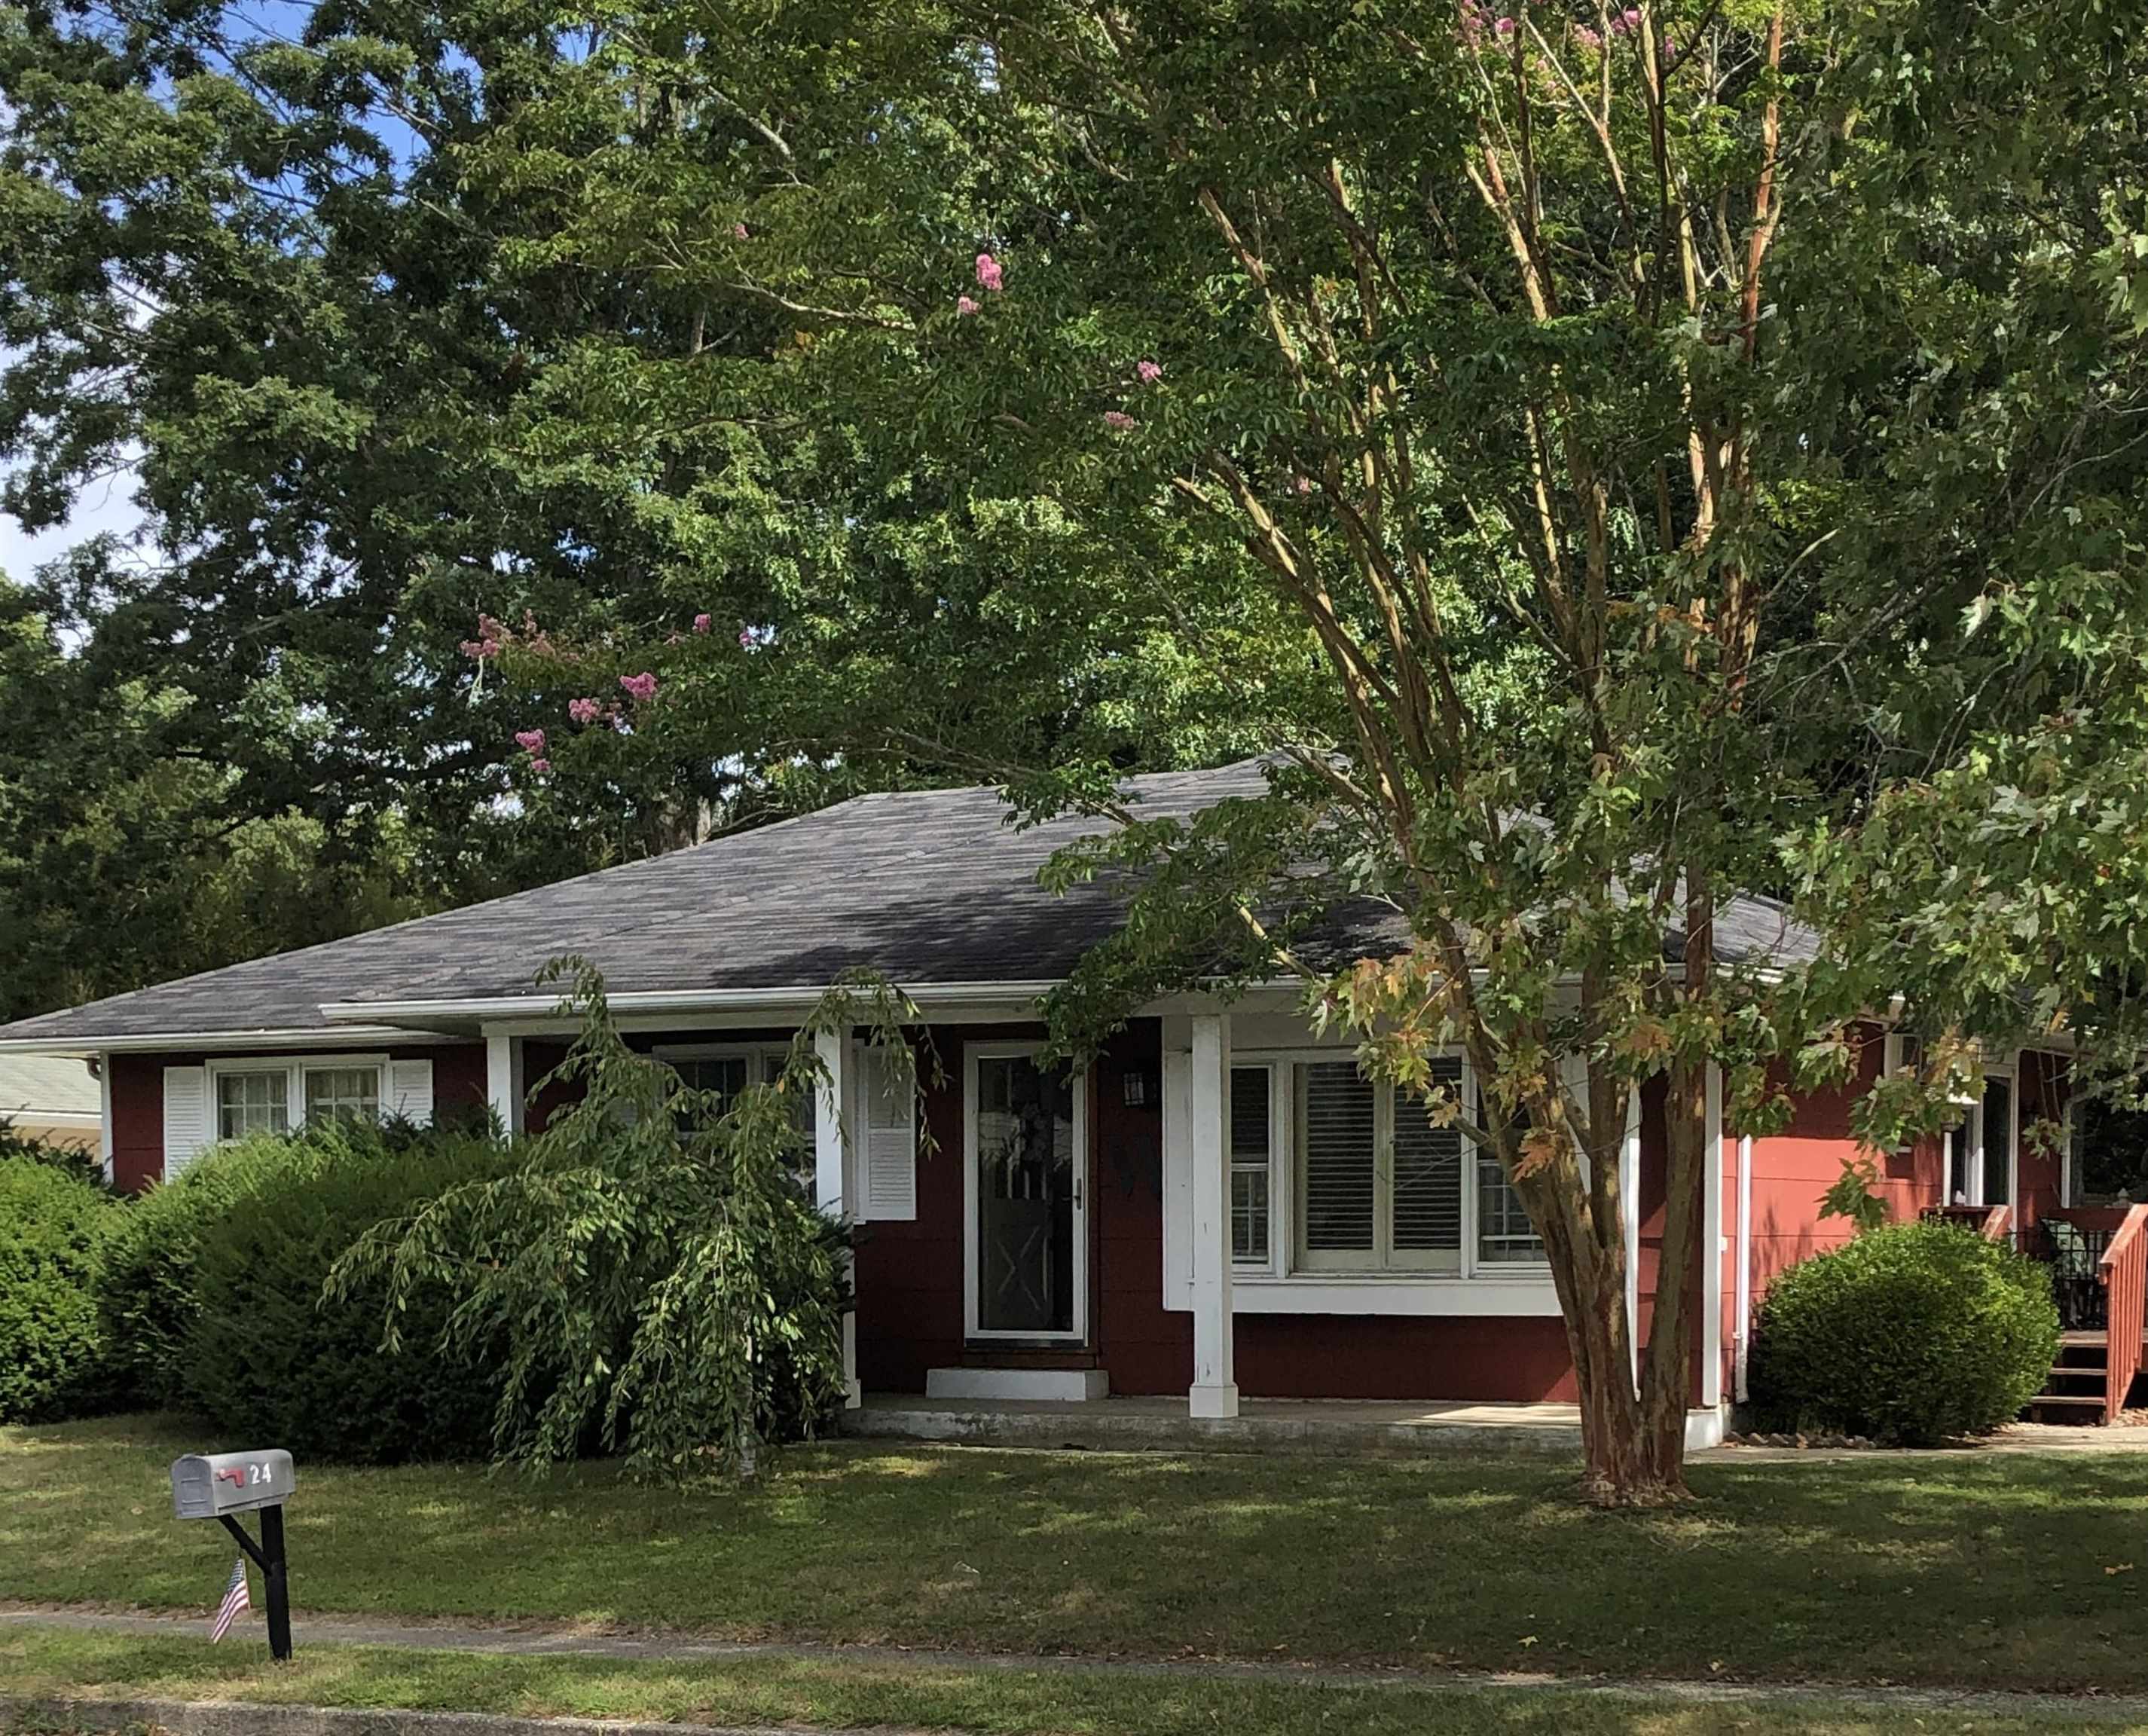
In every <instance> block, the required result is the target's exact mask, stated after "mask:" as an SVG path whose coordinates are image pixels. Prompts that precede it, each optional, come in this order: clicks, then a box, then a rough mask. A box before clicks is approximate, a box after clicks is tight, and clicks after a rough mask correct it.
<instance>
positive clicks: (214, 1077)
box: [205, 1054, 392, 1146]
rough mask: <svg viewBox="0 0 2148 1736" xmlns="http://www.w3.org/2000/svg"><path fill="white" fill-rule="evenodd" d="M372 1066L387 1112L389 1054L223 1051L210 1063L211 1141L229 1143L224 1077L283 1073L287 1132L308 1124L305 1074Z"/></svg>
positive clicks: (214, 1143) (209, 1104)
mask: <svg viewBox="0 0 2148 1736" xmlns="http://www.w3.org/2000/svg"><path fill="white" fill-rule="evenodd" d="M364 1068H369V1069H371V1070H372V1071H373V1073H374V1080H375V1084H374V1096H375V1097H376V1099H377V1100H378V1101H379V1104H380V1106H381V1111H382V1112H383V1113H384V1114H385V1113H386V1111H387V1109H388V1104H389V1091H390V1082H391V1078H392V1076H391V1074H390V1072H389V1058H388V1056H386V1055H384V1054H373V1055H290V1056H269V1055H224V1056H217V1057H215V1058H214V1059H213V1060H211V1061H209V1062H208V1065H207V1066H206V1069H205V1071H206V1072H207V1073H208V1123H209V1141H208V1142H209V1144H211V1145H212V1146H220V1145H228V1144H230V1143H231V1142H232V1141H229V1140H227V1139H226V1138H225V1137H224V1136H223V1085H222V1081H223V1080H225V1079H227V1078H229V1077H231V1076H233V1075H237V1074H244V1073H281V1074H282V1075H283V1076H284V1126H285V1129H286V1131H288V1132H291V1133H296V1132H297V1131H299V1129H300V1128H301V1127H303V1126H305V1125H306V1075H307V1074H309V1073H315V1072H328V1071H332V1070H335V1069H344V1070H347V1071H357V1070H359V1069H364Z"/></svg>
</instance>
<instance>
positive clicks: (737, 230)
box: [731, 223, 745, 241]
mask: <svg viewBox="0 0 2148 1736" xmlns="http://www.w3.org/2000/svg"><path fill="white" fill-rule="evenodd" d="M731 233H732V234H734V235H735V236H736V237H737V238H739V239H740V241H743V240H745V224H744V223H733V224H732V225H731Z"/></svg>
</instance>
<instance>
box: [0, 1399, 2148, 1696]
mask: <svg viewBox="0 0 2148 1736" xmlns="http://www.w3.org/2000/svg"><path fill="white" fill-rule="evenodd" d="M199 1444H203V1443H200V1442H195V1441H193V1440H190V1439H188V1438H187V1437H183V1436H182V1435H180V1434H178V1433H175V1432H173V1431H172V1429H171V1428H170V1427H168V1426H167V1425H163V1424H160V1423H158V1422H155V1421H154V1420H152V1419H143V1418H123V1419H119V1420H117V1421H113V1422H100V1423H93V1424H78V1425H70V1426H66V1427H54V1428H43V1429H9V1430H0V1563H5V1569H4V1573H0V1596H7V1597H11V1598H16V1599H19V1600H22V1601H25V1602H47V1601H49V1602H67V1603H106V1604H114V1605H138V1606H143V1607H147V1608H191V1609H201V1608H206V1607H207V1606H208V1605H209V1604H210V1603H213V1600H214V1598H215V1596H216V1593H217V1591H218V1588H219V1587H220V1585H221V1583H222V1581H223V1575H224V1573H226V1572H228V1568H229V1565H230V1561H231V1557H232V1553H233V1552H232V1548H231V1545H230V1543H229V1541H228V1539H227V1538H225V1537H224V1536H223V1533H222V1532H221V1531H220V1530H218V1529H217V1528H214V1527H213V1526H208V1525H201V1524H191V1525H183V1524H180V1523H177V1522H175V1521H174V1520H173V1518H172V1517H171V1508H170V1500H169V1496H168V1480H167V1476H166V1466H167V1464H168V1461H169V1460H170V1459H171V1458H172V1457H173V1455H174V1454H175V1453H177V1452H178V1451H179V1450H181V1449H182V1448H183V1447H191V1446H195V1445H199ZM1569 1475H1570V1473H1569V1472H1568V1471H1567V1470H1566V1469H1564V1468H1562V1467H1561V1466H1560V1465H1559V1464H1558V1463H1556V1462H1546V1461H1543V1460H1537V1459H1515V1458H1492V1457H1480V1456H1469V1457H1455V1458H1448V1459H1445V1460H1441V1461H1429V1460H1418V1461H1398V1460H1385V1461H1374V1460H1363V1461H1349V1460H1329V1459H1317V1458H1239V1457H1227V1456H1221V1455H1219V1456H1214V1457H1186V1458H1176V1457H1171V1456H1167V1455H1162V1454H1154V1455H1142V1454H1133V1455H1106V1454H1077V1453H1066V1454H1056V1453H991V1452H982V1451H977V1450H974V1449H971V1450H942V1451H934V1450H927V1449H921V1448H920V1449H888V1448H865V1447H831V1448H816V1449H812V1450H810V1451H799V1452H795V1453H790V1454H787V1455H785V1457H784V1458H782V1459H781V1460H780V1462H779V1464H778V1467H777V1468H776V1470H775V1473H773V1475H771V1476H770V1478H769V1479H768V1480H767V1482H766V1483H765V1484H764V1485H763V1486H762V1487H760V1488H757V1489H754V1490H751V1491H748V1492H744V1493H738V1492H733V1491H730V1490H728V1489H725V1488H694V1489H689V1490H683V1491H682V1490H673V1489H661V1488H641V1487H638V1486H635V1485H634V1484H631V1483H627V1482H625V1480H623V1479H622V1478H620V1477H619V1476H618V1475H617V1474H616V1473H615V1471H613V1470H612V1469H611V1468H608V1467H584V1468H577V1469H575V1470H573V1471H570V1472H568V1473H561V1474H560V1475H558V1476H556V1477H555V1478H550V1479H547V1480H545V1481H542V1482H535V1483H532V1482H529V1481H525V1480H523V1479H521V1478H517V1477H514V1476H513V1475H504V1476H503V1475H489V1474H487V1473H484V1472H483V1471H480V1470H476V1469H470V1468H437V1469H436V1468H418V1469H400V1470H389V1471H359V1470H337V1469H331V1468H319V1467H314V1466H306V1465H302V1466H301V1467H300V1468H299V1493H298V1495H297V1497H296V1498H295V1499H294V1502H293V1503H292V1505H291V1508H290V1509H289V1520H290V1548H291V1556H292V1575H293V1586H294V1600H295V1602H296V1603H297V1604H298V1606H299V1608H300V1610H301V1611H302V1612H303V1611H304V1610H308V1609H312V1610H319V1611H324V1612H348V1613H394V1614H404V1615H412V1616H466V1617H477V1618H498V1619H525V1618H547V1619H553V1620H562V1621H573V1622H585V1623H616V1624H620V1625H625V1626H630V1627H637V1628H642V1627H671V1628H690V1629H696V1630H704V1631H706V1632H709V1633H720V1634H725V1635H729V1636H733V1637H748V1638H750V1637H756V1636H777V1635H781V1636H790V1637H798V1638H822V1639H831V1640H837V1641H851V1642H862V1641H882V1642H890V1643H898V1644H903V1645H913V1646H955V1647H971V1648H983V1649H989V1650H996V1651H1003V1652H1013V1653H1025V1652H1028V1653H1035V1652H1056V1651H1064V1652H1082V1653H1142V1654H1150V1655H1178V1654H1186V1655H1193V1656H1223V1657H1232V1658H1266V1659H1273V1660H1279V1661H1295V1662H1299V1663H1310V1662H1315V1661H1323V1660H1324V1661H1337V1662H1379V1663H1402V1664H1410V1665H1415V1666H1418V1667H1420V1668H1443V1667H1455V1668H1491V1669H1503V1668H1529V1669H1542V1670H1552V1671H1561V1672H1579V1671H1594V1672H1604V1673H1613V1674H1638V1675H1646V1674H1658V1675H1674V1676H1691V1677H1703V1678H1704V1677H1708V1676H1710V1675H1718V1676H1724V1677H1729V1678H1751V1679H1760V1680H1787V1679H1805V1680H1818V1681H1839V1682H1871V1681H1894V1682H1909V1683H1960V1684H1964V1685H1972V1686H1985V1687H2017V1688H2057V1689H2065V1690H2085V1689H2095V1688H2103V1689H2105V1690H2110V1691H2117V1690H2127V1691H2132V1692H2140V1691H2143V1690H2145V1689H2148V1638H2144V1636H2148V1598H2144V1597H2143V1593H2142V1586H2143V1583H2144V1582H2148V1460H2144V1459H2143V1458H2139V1457H2120V1456H2116V1455H2112V1456H2107V1457H2106V1456H2095V1457H2068V1458H2056V1457H2054V1458H2025V1457H2020V1456H2010V1457H1998V1456H1995V1457H1992V1458H1983V1459H1974V1460H1957V1459H1941V1458H1880V1457H1874V1458H1871V1459H1869V1460H1857V1461H1854V1462H1849V1463H1827V1464H1800V1463H1779V1462H1776V1463H1750V1464H1743V1465H1740V1464H1728V1465H1710V1466H1708V1467H1705V1468H1701V1469H1700V1470H1699V1471H1697V1472H1696V1473H1695V1475H1694V1484H1695V1487H1696V1488H1697V1489H1698V1491H1699V1494H1700V1497H1701V1498H1700V1499H1699V1501H1697V1502H1695V1503H1694V1504H1693V1505H1691V1506H1690V1507H1689V1508H1684V1509H1682V1510H1680V1511H1678V1512H1675V1513H1668V1514H1653V1515H1606V1514H1601V1513H1590V1512H1588V1511H1586V1510H1584V1509H1583V1508H1579V1507H1578V1506H1577V1505H1575V1504H1574V1503H1573V1501H1572V1499H1571V1498H1570V1497H1569V1495H1568V1489H1567V1487H1566V1478H1568V1476H1569ZM2136 1569H2137V1571H2136ZM439 1667H440V1668H447V1667H448V1666H446V1665H444V1664H443V1665H441V1666H439Z"/></svg>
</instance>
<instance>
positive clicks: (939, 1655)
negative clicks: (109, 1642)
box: [0, 1604, 2148, 1736]
mask: <svg viewBox="0 0 2148 1736" xmlns="http://www.w3.org/2000/svg"><path fill="white" fill-rule="evenodd" d="M31 1627H49V1628H69V1629H73V1630H74V1631H77V1632H81V1633H118V1634H138V1635H142V1636H144V1637H151V1636H153V1637H158V1638H195V1639H200V1640H203V1642H204V1643H206V1635H207V1631H208V1621H207V1619H206V1618H205V1617H204V1616H203V1615H200V1614H188V1615H153V1614H146V1613H142V1614H137V1613H121V1612H116V1611H104V1610H87V1609H76V1608H53V1607H43V1606H31V1605H21V1604H16V1605H9V1606H4V1607H0V1632H4V1631H5V1630H6V1629H8V1628H31ZM292 1633H293V1643H294V1645H296V1646H297V1647H299V1648H300V1649H302V1650H303V1649H304V1648H305V1647H308V1646H319V1645H348V1646H399V1647H407V1648H412V1649H414V1650H419V1651H448V1652H470V1653H497V1654H500V1655H504V1656H510V1657H585V1658H619V1659H628V1660H632V1659H642V1660H655V1661H670V1662H675V1663H691V1662H695V1661H697V1660H698V1661H702V1662H737V1661H740V1660H750V1659H753V1658H771V1659H783V1660H799V1659H807V1660H813V1661H817V1662H825V1663H838V1664H853V1665H863V1666H866V1667H868V1668H883V1669H933V1670H971V1671H978V1672H1006V1673H1029V1674H1038V1673H1042V1674H1058V1675H1070V1676H1071V1675H1080V1676H1121V1677H1134V1678H1147V1679H1154V1680H1194V1681H1204V1682H1262V1683H1306V1684H1309V1685H1312V1686H1316V1687H1322V1688H1413V1689H1417V1690H1418V1691H1421V1692H1428V1693H1481V1692H1483V1691H1486V1690H1494V1691H1511V1692H1518V1693H1549V1692H1562V1693H1586V1694H1603V1695H1610V1696H1615V1697H1618V1698H1645V1699H1653V1700H1671V1701H1675V1702H1679V1703H1684V1704H1692V1705H1721V1706H1737V1705H1791V1704H1815V1705H1832V1706H1847V1707H1851V1708H1857V1707H1869V1708H1874V1709H1877V1708H1890V1709H1897V1710H1904V1711H1931V1712H1946V1711H1955V1712H1975V1713H1986V1714H1989V1715H1991V1716H1995V1717H2028V1716H2033V1715H2037V1714H2049V1713H2064V1714H2065V1715H2066V1716H2067V1717H2068V1718H2075V1719H2078V1720H2080V1721H2081V1722H2084V1723H2090V1722H2092V1723H2130V1724H2140V1723H2148V1694H2113V1695H2095V1696H2089V1695H2079V1694H2062V1693H2014V1692H2006V1691H2001V1690H1995V1689H1981V1688H1900V1687H1892V1686H1881V1685H1871V1684H1860V1683H1813V1682H1800V1683H1757V1682H1726V1681H1721V1680H1708V1681H1685V1680H1679V1679H1677V1678H1653V1677H1609V1676H1558V1675H1552V1674H1548V1673H1533V1672H1527V1673H1525V1672H1519V1671H1474V1672H1461V1671H1446V1672H1433V1671H1426V1670H1416V1669H1408V1668H1354V1669H1353V1668H1307V1667H1303V1666H1300V1665H1295V1664H1289V1663H1262V1662H1242V1661H1238V1660H1235V1659H1229V1658H1126V1657H1093V1656H1063V1655H1057V1654H1053V1653H1004V1652H962V1651H923V1650H911V1649H907V1648H902V1647H899V1646H839V1645H819V1644H811V1643H803V1642H765V1643H764V1642H750V1641H737V1640H720V1639H697V1638H693V1637H692V1636H690V1635H682V1634H675V1633H615V1632H610V1631H605V1630H600V1629H592V1628H550V1627H541V1626H537V1625H520V1626H497V1627H494V1626H488V1625H479V1624H475V1623H459V1622H386V1621H375V1620H368V1619H364V1618H354V1617H341V1616H319V1617H314V1616H309V1617H304V1618H294V1621H293V1623H292ZM7 1699H8V1696H7V1693H6V1689H5V1687H4V1685H0V1704H4V1703H6V1702H7ZM68 1704H69V1705H71V1706H73V1705H84V1706H94V1707H101V1708H105V1709H106V1710H110V1709H112V1708H113V1707H115V1706H118V1705H122V1704H127V1705H133V1706H134V1707H136V1708H139V1707H140V1706H141V1705H142V1704H143V1703H142V1702H119V1701H115V1700H113V1699H112V1698H109V1697H108V1696H99V1697H98V1698H95V1699H93V1700H85V1701H75V1700H72V1699H71V1700H70V1701H69V1702H68ZM168 1704H169V1706H170V1707H173V1708H181V1709H184V1708H186V1706H187V1705H188V1703H183V1702H171V1703H168ZM195 1709H197V1710H198V1711H200V1712H202V1713H215V1714H217V1715H216V1717H215V1718H208V1719H203V1718H197V1719H195V1720H193V1721H192V1722H191V1723H190V1722H189V1721H188V1720H187V1719H185V1718H171V1717H166V1716H163V1715H161V1714H151V1713H143V1712H140V1711H137V1712H136V1713H135V1715H134V1716H133V1717H130V1718H114V1719H113V1720H112V1721H111V1722H110V1723H104V1724H102V1725H101V1726H100V1727H101V1728H123V1727H124V1726H125V1725H127V1724H128V1723H154V1724H159V1725H162V1726H163V1727H164V1728H167V1729H168V1730H171V1731H173V1733H175V1736H330V1728H331V1724H332V1723H333V1722H334V1719H335V1718H339V1717H340V1716H341V1715H342V1714H340V1713H333V1712H331V1711H329V1710H328V1709H326V1708H309V1707H279V1708H262V1709H263V1711H264V1712H280V1713H287V1714H299V1715H302V1716H311V1717H313V1718H314V1719H315V1720H316V1721H315V1722H314V1723H310V1724H304V1725H300V1726H291V1725H270V1724H260V1725H258V1726H254V1725H247V1724H245V1723H243V1722H241V1723H234V1722H233V1721H232V1719H231V1718H229V1717H228V1716H227V1715H226V1714H228V1713H231V1712H232V1711H233V1710H234V1709H236V1708H235V1706H234V1703H231V1702H222V1701H219V1702H215V1703H203V1704H202V1705H201V1706H199V1707H198V1708H195ZM349 1717H350V1718H351V1719H352V1720H353V1721H354V1722H353V1723H352V1725H351V1727H350V1729H349V1736H360V1733H361V1730H364V1731H369V1732H371V1733H375V1736H385V1733H388V1732H390V1731H392V1730H394V1729H395V1728H403V1729H409V1730H415V1729H418V1728H422V1727H423V1726H422V1721H423V1720H426V1719H432V1720H435V1721H441V1722H444V1723H453V1724H455V1725H457V1726H458V1727H459V1728H466V1729H474V1732H475V1736H488V1733H489V1736H537V1733H540V1732H545V1731H550V1732H559V1731H561V1730H564V1729H576V1728H578V1729H586V1730H603V1731H606V1732H615V1733H616V1732H621V1731H626V1730H633V1729H636V1728H640V1727H638V1726H633V1725H625V1724H615V1723H603V1724H596V1723H590V1721H588V1720H574V1719H551V1718H504V1717H501V1718H495V1717H493V1716H491V1715H489V1714H482V1713H403V1712H394V1713H384V1712H377V1711H374V1712H364V1713H360V1712H355V1711H354V1712H352V1713H350V1714H349ZM361 1718H371V1719H373V1720H374V1722H373V1723H371V1724H370V1725H369V1726H360V1725H359V1724H358V1723H356V1721H357V1720H359V1719H361ZM383 1718H387V1719H390V1720H392V1721H393V1722H392V1723H388V1724H384V1723H381V1722H380V1720H381V1719H383ZM650 1728H656V1729H661V1730H665V1731H667V1732H670V1733H673V1736H683V1733H685V1732H688V1731H690V1730H692V1729H693V1728H695V1727H693V1726H688V1725H677V1724H673V1725H660V1726H652V1727H650Z"/></svg>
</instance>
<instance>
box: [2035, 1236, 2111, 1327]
mask: <svg viewBox="0 0 2148 1736" xmlns="http://www.w3.org/2000/svg"><path fill="white" fill-rule="evenodd" d="M2111 1235H2112V1232H2110V1231H2109V1230H2105V1229H2090V1228H2085V1227H2082V1226H2080V1225H2078V1224H2070V1223H2065V1222H2061V1221H2060V1220H2059V1219H2056V1218H2050V1217H2046V1218H2040V1219H2039V1220H2037V1222H2035V1223H2033V1224H2028V1225H2025V1226H2024V1227H2022V1230H2021V1232H2020V1249H2021V1252H2023V1253H2025V1254H2026V1255H2027V1256H2028V1257H2030V1259H2032V1260H2036V1261H2040V1262H2042V1263H2043V1265H2044V1266H2045V1267H2046V1268H2047V1269H2048V1270H2049V1271H2050V1274H2051V1296H2052V1299H2053V1300H2054V1301H2055V1302H2057V1303H2058V1305H2059V1324H2060V1327H2063V1328H2064V1329H2065V1331H2067V1332H2104V1331H2105V1330H2107V1329H2108V1328H2109V1326H2110V1317H2109V1315H2108V1313H2107V1312H2106V1310H2107V1308H2108V1306H2109V1295H2108V1292H2106V1291H2105V1288H2104V1287H2103V1283H2102V1281H2101V1280H2100V1278H2099V1277H2097V1276H2096V1268H2097V1267H2099V1266H2100V1265H2101V1264H2102V1263H2103V1256H2104V1252H2105V1249H2107V1248H2108V1247H2110V1238H2111Z"/></svg>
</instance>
